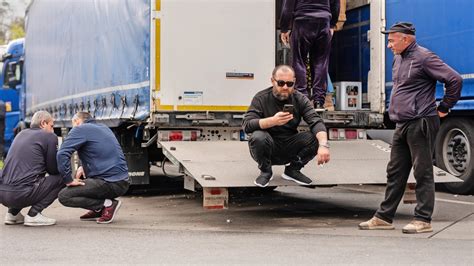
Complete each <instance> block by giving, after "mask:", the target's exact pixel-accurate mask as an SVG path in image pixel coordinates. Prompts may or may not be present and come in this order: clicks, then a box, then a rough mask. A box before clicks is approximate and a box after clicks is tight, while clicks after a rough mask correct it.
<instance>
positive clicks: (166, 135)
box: [158, 130, 201, 141]
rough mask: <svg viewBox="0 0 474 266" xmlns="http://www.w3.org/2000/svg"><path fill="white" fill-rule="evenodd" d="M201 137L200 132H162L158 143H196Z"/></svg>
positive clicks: (159, 132) (159, 134) (159, 133)
mask: <svg viewBox="0 0 474 266" xmlns="http://www.w3.org/2000/svg"><path fill="white" fill-rule="evenodd" d="M200 137H201V131H200V130H160V131H158V141H196V140H199V138H200Z"/></svg>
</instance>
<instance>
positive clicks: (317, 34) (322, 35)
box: [290, 19, 332, 106]
mask: <svg viewBox="0 0 474 266" xmlns="http://www.w3.org/2000/svg"><path fill="white" fill-rule="evenodd" d="M331 39H332V36H331V32H330V28H329V20H326V19H321V20H295V21H294V22H293V29H292V31H291V36H290V45H291V51H292V56H293V68H294V69H295V72H296V73H295V75H296V85H295V87H296V89H297V90H298V91H299V92H301V93H303V94H304V95H306V96H308V90H309V91H310V92H311V96H309V97H310V99H311V100H312V101H313V102H314V103H319V104H321V106H322V105H323V104H324V99H325V97H326V91H327V74H328V66H329V54H330V51H331ZM308 55H309V66H310V72H311V81H312V87H311V88H308V86H307V79H306V59H307V58H308Z"/></svg>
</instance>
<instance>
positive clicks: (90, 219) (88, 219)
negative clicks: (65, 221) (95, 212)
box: [79, 217, 100, 222]
mask: <svg viewBox="0 0 474 266" xmlns="http://www.w3.org/2000/svg"><path fill="white" fill-rule="evenodd" d="M99 218H100V217H97V218H79V220H81V221H86V222H87V221H97V219H99Z"/></svg>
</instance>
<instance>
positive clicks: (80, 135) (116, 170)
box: [57, 120, 128, 184]
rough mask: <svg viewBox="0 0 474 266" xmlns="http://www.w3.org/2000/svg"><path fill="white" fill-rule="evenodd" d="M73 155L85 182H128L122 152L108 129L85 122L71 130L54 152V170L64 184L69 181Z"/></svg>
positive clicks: (125, 163) (91, 122)
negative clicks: (77, 157)
mask: <svg viewBox="0 0 474 266" xmlns="http://www.w3.org/2000/svg"><path fill="white" fill-rule="evenodd" d="M74 151H77V153H78V155H79V159H80V160H81V163H82V167H83V169H84V173H85V175H86V177H87V178H101V179H104V180H105V181H108V182H117V181H121V180H125V179H127V178H128V167H127V162H126V160H125V156H124V154H123V151H122V148H121V147H120V144H119V143H118V141H117V138H116V137H115V135H114V133H113V132H112V130H110V128H108V127H106V126H104V125H101V124H96V123H95V122H94V121H93V120H87V121H85V122H84V123H83V124H82V125H80V126H77V127H74V128H73V129H72V130H71V131H70V132H69V134H68V136H67V137H66V139H65V140H64V142H63V144H62V145H61V148H60V149H59V151H58V155H57V161H58V169H59V172H60V173H61V176H62V177H63V179H64V182H65V183H66V184H67V183H69V182H71V181H72V169H71V155H72V154H73V153H74Z"/></svg>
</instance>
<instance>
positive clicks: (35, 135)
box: [0, 111, 64, 226]
mask: <svg viewBox="0 0 474 266" xmlns="http://www.w3.org/2000/svg"><path fill="white" fill-rule="evenodd" d="M53 126H54V120H53V117H52V116H51V114H49V113H48V112H46V111H38V112H36V113H35V114H34V115H33V117H32V118H31V128H28V129H25V130H22V131H21V132H20V133H19V134H18V135H17V136H16V137H15V140H14V141H13V143H12V145H11V147H10V151H9V152H8V156H7V158H6V160H5V168H4V169H3V173H0V203H2V204H3V205H5V206H6V207H8V212H7V214H6V216H5V224H8V225H12V224H23V223H24V224H25V225H27V226H44V225H53V224H55V223H56V220H54V219H52V218H48V217H46V216H43V215H42V214H41V212H42V211H43V210H44V209H46V208H47V207H48V206H49V205H51V203H53V202H54V200H55V199H56V198H57V197H58V193H59V191H60V190H61V189H62V188H63V187H64V184H63V182H62V181H63V180H62V178H61V176H60V175H59V172H58V169H57V164H56V151H57V146H58V138H57V136H56V135H55V134H54V133H53ZM47 174H48V175H47ZM28 206H31V208H30V210H29V211H28V214H27V215H26V217H24V216H23V215H22V214H21V210H22V209H23V208H25V207H28Z"/></svg>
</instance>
